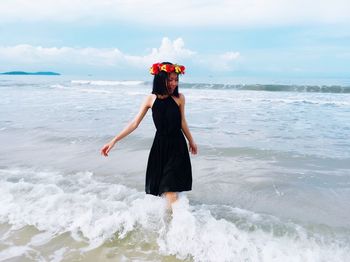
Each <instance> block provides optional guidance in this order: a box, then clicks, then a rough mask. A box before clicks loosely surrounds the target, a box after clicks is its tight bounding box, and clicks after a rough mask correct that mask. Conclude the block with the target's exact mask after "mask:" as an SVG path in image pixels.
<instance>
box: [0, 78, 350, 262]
mask: <svg viewBox="0 0 350 262" xmlns="http://www.w3.org/2000/svg"><path fill="white" fill-rule="evenodd" d="M179 88H180V92H182V93H184V95H185V96H186V116H187V122H188V125H189V128H190V130H191V132H192V135H193V137H194V139H195V141H196V143H197V145H198V155H192V156H191V162H192V172H193V189H192V191H189V192H182V193H180V194H179V200H178V201H177V202H176V204H174V207H173V212H172V213H171V212H169V211H167V210H166V202H165V199H164V198H161V197H155V196H152V195H146V194H145V193H144V184H145V171H146V165H147V158H148V153H149V150H150V147H151V145H152V141H153V137H154V134H155V127H154V124H153V122H152V117H151V112H150V111H149V112H148V114H147V115H146V116H145V118H144V120H143V121H142V123H141V124H140V126H139V127H138V128H137V129H136V130H135V131H134V132H133V133H132V134H130V135H129V136H128V137H126V138H124V139H123V140H122V141H120V142H119V143H118V144H117V145H116V147H115V148H113V150H112V151H111V153H110V155H109V157H107V158H105V157H102V156H101V155H100V149H101V147H102V146H103V145H104V144H105V143H107V142H108V141H109V140H110V139H111V138H112V137H114V136H115V135H116V134H117V133H119V131H121V130H122V129H123V128H124V127H125V125H126V124H127V123H128V122H129V121H131V120H132V119H133V117H134V116H135V115H136V114H137V112H138V110H139V107H140V104H141V102H142V101H143V99H144V97H145V96H146V95H147V94H149V93H150V92H151V89H152V87H151V82H147V81H136V80H135V81H115V80H103V79H102V80H91V79H88V78H87V77H85V78H80V79H79V78H74V79H71V78H69V77H61V76H51V77H41V76H0V91H1V98H0V101H1V102H0V143H1V147H0V195H1V197H0V261H21V262H22V261H56V262H58V261H215V262H218V261H251V262H255V261H269V262H270V261H303V262H304V261H315V262H319V261H325V262H326V261H327V262H329V261H337V262H339V261H344V262H347V261H350V205H349V202H350V86H346V85H345V86H342V85H333V86H332V85H278V84H274V85H265V84H260V85H259V84H250V85H238V84H213V83H210V84H209V83H195V84H191V83H181V82H180V87H179Z"/></svg>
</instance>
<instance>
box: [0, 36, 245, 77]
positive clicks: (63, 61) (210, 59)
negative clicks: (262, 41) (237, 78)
mask: <svg viewBox="0 0 350 262" xmlns="http://www.w3.org/2000/svg"><path fill="white" fill-rule="evenodd" d="M238 57H239V53H238V52H227V53H224V54H218V55H212V54H198V53H197V52H195V51H192V50H190V49H187V48H185V43H184V41H183V39H182V38H177V39H175V40H174V41H171V40H170V39H169V38H167V37H164V38H163V39H162V41H161V44H160V46H159V47H158V48H152V49H151V50H150V51H149V53H148V54H146V55H130V54H126V53H123V52H122V51H120V50H119V49H117V48H109V49H107V48H105V49H99V48H91V47H88V48H73V47H41V46H32V45H24V44H23V45H16V46H9V47H1V46H0V61H1V64H0V68H6V69H5V70H17V69H18V67H20V69H22V68H23V69H25V70H28V68H29V69H38V70H39V69H43V68H44V67H48V66H50V67H55V68H68V67H69V68H82V69H84V68H106V69H108V68H126V67H129V68H130V69H132V68H134V69H140V68H147V67H148V66H150V65H151V64H152V63H155V62H162V61H170V62H173V63H191V64H197V65H202V66H203V68H205V69H207V70H211V69H212V70H214V71H218V70H219V71H220V70H228V69H230V68H231V66H232V61H234V60H236V59H237V58H238ZM15 67H16V68H15Z"/></svg>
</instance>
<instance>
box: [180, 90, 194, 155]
mask: <svg viewBox="0 0 350 262" xmlns="http://www.w3.org/2000/svg"><path fill="white" fill-rule="evenodd" d="M179 100H180V112H181V129H182V131H183V132H184V134H185V136H186V138H187V140H188V143H189V150H190V152H191V153H192V154H197V145H196V143H195V142H194V139H193V137H192V134H191V131H190V129H189V128H188V125H187V121H186V117H185V96H184V95H183V94H180V99H179Z"/></svg>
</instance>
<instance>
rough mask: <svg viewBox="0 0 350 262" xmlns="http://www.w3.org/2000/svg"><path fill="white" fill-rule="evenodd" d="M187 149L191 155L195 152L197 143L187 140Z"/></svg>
mask: <svg viewBox="0 0 350 262" xmlns="http://www.w3.org/2000/svg"><path fill="white" fill-rule="evenodd" d="M188 144H189V150H190V152H191V153H192V154H193V155H196V154H197V145H196V143H195V142H189V143H188Z"/></svg>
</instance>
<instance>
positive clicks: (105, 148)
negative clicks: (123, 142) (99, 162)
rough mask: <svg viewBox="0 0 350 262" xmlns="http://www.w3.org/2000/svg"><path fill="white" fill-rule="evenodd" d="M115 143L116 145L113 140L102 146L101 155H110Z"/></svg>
mask: <svg viewBox="0 0 350 262" xmlns="http://www.w3.org/2000/svg"><path fill="white" fill-rule="evenodd" d="M114 145H115V143H113V142H112V141H111V142H109V143H108V144H105V145H104V146H103V147H102V148H101V155H103V156H108V153H109V151H111V149H112V148H113V147H114Z"/></svg>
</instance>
